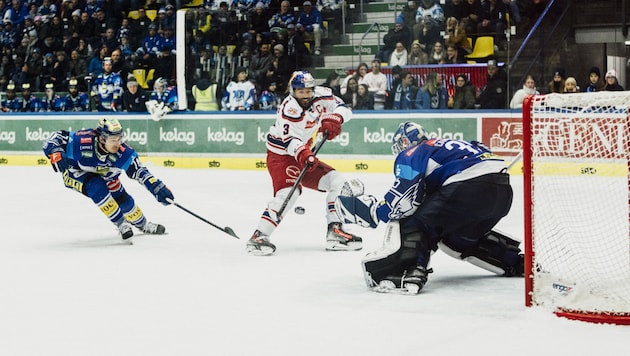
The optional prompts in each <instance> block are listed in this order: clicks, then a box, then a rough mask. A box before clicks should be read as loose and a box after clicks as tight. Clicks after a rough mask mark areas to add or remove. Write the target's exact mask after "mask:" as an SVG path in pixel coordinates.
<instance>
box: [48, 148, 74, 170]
mask: <svg viewBox="0 0 630 356" xmlns="http://www.w3.org/2000/svg"><path fill="white" fill-rule="evenodd" d="M48 158H50V164H52V167H53V170H54V171H55V172H60V173H63V172H65V171H66V170H67V169H68V168H69V167H70V162H69V161H68V158H67V157H66V153H65V152H63V151H57V152H53V153H51V154H50V155H48Z"/></svg>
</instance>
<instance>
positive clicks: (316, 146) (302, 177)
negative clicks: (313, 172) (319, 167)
mask: <svg viewBox="0 0 630 356" xmlns="http://www.w3.org/2000/svg"><path fill="white" fill-rule="evenodd" d="M327 138H328V131H324V133H323V134H322V138H321V140H319V142H317V144H316V145H315V149H314V150H313V155H315V156H317V152H319V150H320V148H322V146H323V145H324V142H326V139H327ZM307 170H308V166H305V167H304V168H302V171H301V172H300V175H299V176H298V177H297V179H296V180H295V183H293V186H292V187H291V190H290V191H289V195H287V197H286V198H284V202H283V203H282V206H281V207H280V210H278V214H277V216H278V217H280V219H282V213H284V210H285V209H286V208H287V205H288V204H289V200H291V197H292V196H293V193H295V190H296V189H297V187H298V186H299V185H300V182H301V181H302V179H304V176H305V175H306V171H307Z"/></svg>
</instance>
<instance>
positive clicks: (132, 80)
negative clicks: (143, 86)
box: [127, 76, 138, 85]
mask: <svg viewBox="0 0 630 356" xmlns="http://www.w3.org/2000/svg"><path fill="white" fill-rule="evenodd" d="M127 85H138V81H137V80H136V77H133V76H129V78H127Z"/></svg>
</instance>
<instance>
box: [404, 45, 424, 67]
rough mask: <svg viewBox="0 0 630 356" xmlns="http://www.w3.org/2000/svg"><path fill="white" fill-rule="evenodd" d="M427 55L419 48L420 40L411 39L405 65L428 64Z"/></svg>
mask: <svg viewBox="0 0 630 356" xmlns="http://www.w3.org/2000/svg"><path fill="white" fill-rule="evenodd" d="M428 63H429V56H428V55H427V53H426V52H425V51H423V50H422V48H420V42H419V41H418V40H415V41H413V43H412V44H411V51H409V55H408V56H407V65H420V64H428Z"/></svg>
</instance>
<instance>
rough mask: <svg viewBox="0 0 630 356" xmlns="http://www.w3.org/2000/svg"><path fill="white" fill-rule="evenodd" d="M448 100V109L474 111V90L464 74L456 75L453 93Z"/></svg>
mask: <svg viewBox="0 0 630 356" xmlns="http://www.w3.org/2000/svg"><path fill="white" fill-rule="evenodd" d="M451 99H452V100H449V105H448V107H449V108H451V109H474V108H475V102H476V100H477V98H476V94H475V88H474V87H473V86H472V84H471V83H470V81H469V80H468V77H467V76H466V75H464V74H458V75H457V79H456V82H455V92H454V93H453V96H452V97H451Z"/></svg>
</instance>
